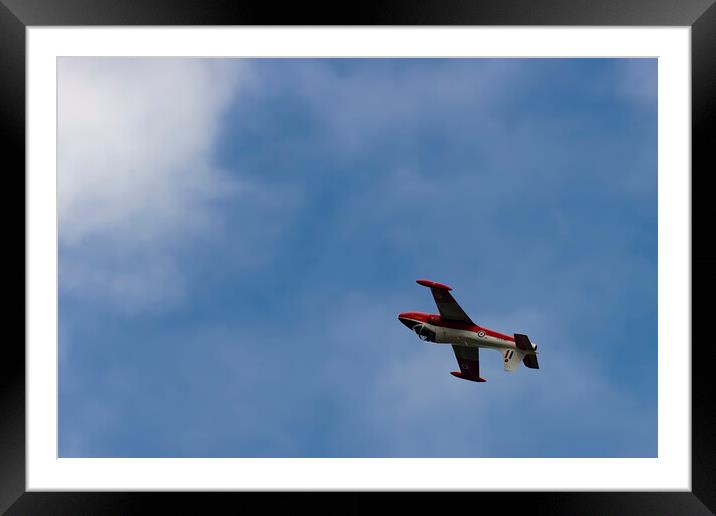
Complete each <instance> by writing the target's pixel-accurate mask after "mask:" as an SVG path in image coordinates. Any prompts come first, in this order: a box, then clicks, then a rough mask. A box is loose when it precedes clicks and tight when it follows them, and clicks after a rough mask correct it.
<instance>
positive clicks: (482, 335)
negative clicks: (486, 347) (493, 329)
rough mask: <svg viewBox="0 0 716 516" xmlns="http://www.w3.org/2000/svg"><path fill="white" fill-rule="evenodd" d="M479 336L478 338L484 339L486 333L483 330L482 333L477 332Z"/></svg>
mask: <svg viewBox="0 0 716 516" xmlns="http://www.w3.org/2000/svg"><path fill="white" fill-rule="evenodd" d="M477 336H478V337H484V336H485V332H484V331H482V330H480V331H478V332H477Z"/></svg>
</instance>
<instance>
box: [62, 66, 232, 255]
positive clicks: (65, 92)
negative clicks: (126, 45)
mask: <svg viewBox="0 0 716 516" xmlns="http://www.w3.org/2000/svg"><path fill="white" fill-rule="evenodd" d="M245 73H246V69H245V68H242V69H239V68H238V67H237V66H236V65H233V66H227V64H226V63H219V62H213V61H211V60H193V59H107V58H105V59H94V58H64V59H60V60H59V62H58V209H59V218H60V238H61V239H62V242H63V243H68V244H74V243H77V242H80V241H81V240H82V239H84V238H87V237H90V236H92V235H95V234H106V233H107V232H112V237H113V238H123V239H131V240H135V241H136V240H137V238H138V237H143V238H153V237H155V236H157V235H159V234H162V233H164V232H165V231H173V230H176V229H177V228H178V227H179V226H180V225H182V224H187V223H188V224H194V223H195V222H196V219H197V215H202V213H201V212H199V213H197V211H196V210H201V209H202V208H203V205H204V204H205V203H206V202H207V201H209V200H211V199H212V198H214V197H216V196H218V195H221V194H222V193H223V192H224V191H226V190H227V189H229V190H231V189H233V188H234V187H235V186H236V185H235V184H233V183H231V182H229V181H228V180H227V179H226V177H224V176H223V175H222V174H221V173H220V172H219V171H218V170H217V169H216V168H215V166H214V164H213V163H212V159H211V151H212V148H213V144H214V141H215V138H216V134H217V131H218V128H219V122H220V115H221V114H222V112H223V111H224V110H225V109H226V107H227V105H228V103H229V102H230V100H231V97H232V95H233V93H234V91H235V89H236V88H237V86H238V85H239V84H240V83H241V80H242V78H243V76H244V74H245Z"/></svg>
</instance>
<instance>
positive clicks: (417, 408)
mask: <svg viewBox="0 0 716 516" xmlns="http://www.w3.org/2000/svg"><path fill="white" fill-rule="evenodd" d="M656 77H657V64H656V60H651V59H606V60H601V59H554V60H553V59H531V60H530V59H479V60H473V59H442V60H441V59H437V60H433V59H404V60H400V59H377V60H376V59H368V60H352V59H341V60H320V59H316V60H304V59H294V60H279V59H265V60H197V59H146V58H142V59H117V58H115V59H94V58H92V59H90V58H62V59H59V60H58V89H59V94H58V99H59V102H58V106H59V107H58V205H59V224H60V225H59V233H60V253H59V261H60V263H59V264H60V278H59V281H60V292H59V296H60V303H59V317H60V318H59V353H60V363H59V450H60V455H61V456H63V457H653V456H656V454H657V385H656V373H657V370H656V366H657V197H656V193H657V109H656V105H657V104H656V98H657V96H656V92H657V84H656ZM418 278H428V279H432V280H435V281H440V282H444V283H447V284H448V285H451V286H452V287H453V288H454V289H455V291H454V295H455V297H456V298H457V299H458V301H459V302H460V303H461V305H462V306H463V308H464V309H465V310H466V311H467V312H468V314H470V315H471V316H472V318H473V319H474V320H475V321H476V322H477V323H478V324H481V325H485V326H487V327H489V328H493V329H495V330H498V331H504V332H507V333H511V332H515V331H520V332H524V333H527V334H528V335H530V337H531V338H532V340H533V341H535V342H537V343H538V344H539V346H540V351H541V354H540V366H541V367H542V369H540V370H539V371H533V370H527V369H525V368H523V367H520V369H518V370H517V371H516V372H515V373H512V374H510V373H506V372H503V371H502V362H501V359H500V356H499V355H498V353H497V352H494V351H489V350H483V351H482V352H481V374H482V376H483V377H485V378H487V379H488V382H487V383H482V384H475V383H472V382H466V381H461V380H458V379H456V378H454V377H452V376H450V375H449V374H448V373H449V371H453V370H455V369H456V368H457V366H456V363H455V358H454V356H453V353H452V350H451V349H450V348H449V346H439V345H431V344H427V343H424V342H421V341H419V340H418V339H417V337H416V336H415V335H413V334H411V333H410V332H409V331H408V330H407V328H405V327H404V326H402V325H401V324H400V323H399V322H398V321H397V319H396V315H397V313H398V312H402V311H413V310H416V311H428V312H434V311H436V310H435V307H434V304H433V302H432V298H431V296H430V292H429V291H428V290H427V289H425V288H423V287H420V286H418V285H416V284H415V280H416V279H418Z"/></svg>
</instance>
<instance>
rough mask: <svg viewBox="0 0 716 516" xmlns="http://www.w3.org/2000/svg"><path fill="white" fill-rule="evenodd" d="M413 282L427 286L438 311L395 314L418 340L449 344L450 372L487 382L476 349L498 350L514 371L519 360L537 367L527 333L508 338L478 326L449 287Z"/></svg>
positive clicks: (432, 282)
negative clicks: (452, 359)
mask: <svg viewBox="0 0 716 516" xmlns="http://www.w3.org/2000/svg"><path fill="white" fill-rule="evenodd" d="M417 283H418V284H419V285H423V286H424V287H428V288H430V290H431V291H432V294H433V298H434V299H435V304H436V305H437V306H438V311H439V312H440V313H439V314H425V313H422V312H403V313H401V314H399V315H398V320H399V321H400V322H401V323H403V324H404V325H405V326H407V327H408V328H409V329H411V330H413V331H414V332H415V333H416V334H417V335H418V338H420V340H423V341H427V342H434V343H436V344H452V349H453V351H454V352H455V358H456V359H457V363H458V365H459V366H460V371H452V372H451V373H450V374H451V375H453V376H455V377H457V378H462V379H463V380H470V381H472V382H485V381H487V380H485V379H484V378H480V348H488V349H494V350H496V351H498V352H500V354H501V355H502V357H503V360H504V368H505V371H509V372H512V371H514V370H515V368H517V366H519V365H520V362H523V363H524V364H525V366H526V367H528V368H530V369H539V363H538V362H537V345H536V344H533V343H532V342H531V341H530V339H529V337H527V335H523V334H521V333H515V334H514V336H512V337H511V336H509V335H505V334H503V333H499V332H496V331H493V330H490V329H488V328H484V327H482V326H478V325H477V324H475V323H474V322H472V319H470V317H468V315H467V314H466V313H465V312H464V311H463V309H462V308H460V305H458V304H457V301H455V298H454V297H452V294H450V291H451V290H452V289H451V288H450V287H448V286H447V285H443V284H441V283H436V282H434V281H429V280H417Z"/></svg>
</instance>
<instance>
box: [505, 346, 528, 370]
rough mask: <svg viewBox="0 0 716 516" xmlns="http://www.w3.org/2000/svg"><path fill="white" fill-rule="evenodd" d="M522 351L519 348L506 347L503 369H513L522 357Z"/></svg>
mask: <svg viewBox="0 0 716 516" xmlns="http://www.w3.org/2000/svg"><path fill="white" fill-rule="evenodd" d="M524 356H525V354H524V352H522V351H520V350H519V349H508V350H507V351H505V354H504V359H505V360H504V362H505V371H514V370H515V368H516V367H517V366H519V365H520V362H522V359H523V358H524Z"/></svg>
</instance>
